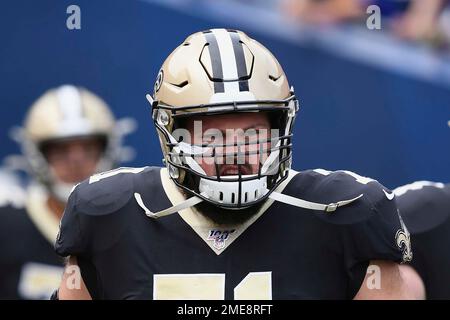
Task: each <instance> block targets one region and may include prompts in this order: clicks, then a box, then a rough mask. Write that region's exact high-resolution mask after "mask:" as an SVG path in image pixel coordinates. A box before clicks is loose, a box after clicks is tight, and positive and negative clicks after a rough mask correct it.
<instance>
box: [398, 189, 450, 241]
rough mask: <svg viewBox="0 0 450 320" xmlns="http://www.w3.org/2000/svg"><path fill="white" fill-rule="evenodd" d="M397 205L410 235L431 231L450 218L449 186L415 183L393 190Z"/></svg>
mask: <svg viewBox="0 0 450 320" xmlns="http://www.w3.org/2000/svg"><path fill="white" fill-rule="evenodd" d="M394 192H395V194H396V197H397V204H398V207H399V209H400V212H401V214H402V216H403V218H404V220H405V223H406V225H407V227H408V229H410V231H411V232H412V233H421V232H426V231H429V230H432V229H434V228H436V227H437V226H440V225H441V224H442V223H444V222H445V221H447V220H448V219H449V217H450V185H449V184H447V185H446V184H443V183H440V182H432V181H416V182H413V183H410V184H407V185H404V186H401V187H398V188H396V189H395V190H394Z"/></svg>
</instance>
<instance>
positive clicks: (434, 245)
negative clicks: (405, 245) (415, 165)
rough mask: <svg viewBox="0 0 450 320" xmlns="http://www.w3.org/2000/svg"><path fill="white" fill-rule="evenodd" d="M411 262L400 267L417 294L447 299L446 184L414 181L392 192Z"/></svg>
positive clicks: (449, 229) (449, 213)
mask: <svg viewBox="0 0 450 320" xmlns="http://www.w3.org/2000/svg"><path fill="white" fill-rule="evenodd" d="M394 192H395V194H396V197H397V204H398V207H399V209H400V212H401V213H402V216H403V219H404V221H405V224H406V226H407V227H408V229H409V230H410V232H411V241H412V244H413V248H414V259H413V260H412V262H411V264H405V265H402V266H401V268H402V269H403V271H404V273H405V274H406V275H407V280H408V282H409V283H410V284H411V287H412V288H414V290H415V291H416V294H417V295H422V296H426V298H427V299H433V300H434V299H445V300H448V299H450V251H449V246H450V184H443V183H436V182H430V181H417V182H414V183H411V184H408V185H405V186H402V187H399V188H397V189H395V190H394Z"/></svg>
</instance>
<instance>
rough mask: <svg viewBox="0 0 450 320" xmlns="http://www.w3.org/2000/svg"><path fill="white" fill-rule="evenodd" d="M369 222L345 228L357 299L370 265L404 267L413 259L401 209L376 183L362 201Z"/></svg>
mask: <svg viewBox="0 0 450 320" xmlns="http://www.w3.org/2000/svg"><path fill="white" fill-rule="evenodd" d="M362 200H363V202H362V206H363V207H362V208H361V210H365V211H366V212H367V213H368V216H367V217H366V219H364V220H361V221H359V222H357V223H355V224H350V225H348V226H346V227H345V228H344V230H343V231H344V232H343V234H342V241H343V243H342V247H343V250H344V263H345V268H346V270H347V274H348V277H349V288H350V290H351V292H352V294H353V296H354V295H355V294H356V293H357V291H358V290H359V288H360V287H361V284H362V281H363V279H364V277H365V275H366V272H367V267H368V266H369V263H370V261H373V260H384V261H393V262H397V263H403V262H407V261H410V260H411V259H412V251H411V243H410V235H409V232H408V230H407V228H406V226H405V225H404V223H403V221H402V217H401V215H400V213H399V210H398V209H397V204H396V199H395V197H394V194H393V193H392V192H391V191H389V190H388V189H387V188H384V187H383V186H382V185H380V184H379V183H378V182H376V181H374V182H371V183H369V184H368V185H367V187H366V188H365V191H364V196H363V198H362Z"/></svg>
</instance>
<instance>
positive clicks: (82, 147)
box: [45, 138, 103, 183]
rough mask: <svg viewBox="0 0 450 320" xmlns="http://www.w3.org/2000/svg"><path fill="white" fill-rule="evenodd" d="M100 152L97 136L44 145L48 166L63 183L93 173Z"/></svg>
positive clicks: (82, 178)
mask: <svg viewBox="0 0 450 320" xmlns="http://www.w3.org/2000/svg"><path fill="white" fill-rule="evenodd" d="M102 152H103V144H102V142H101V140H100V139H98V138H83V139H77V140H70V141H61V142H52V143H49V144H48V145H47V146H46V147H45V156H46V158H47V161H48V163H49V164H50V167H51V168H52V170H53V171H54V173H55V175H56V176H57V178H58V179H60V180H61V181H63V182H65V183H78V182H80V181H82V180H84V179H86V178H87V177H89V176H91V175H92V174H94V173H95V170H96V167H97V164H98V161H99V159H100V157H101V155H102Z"/></svg>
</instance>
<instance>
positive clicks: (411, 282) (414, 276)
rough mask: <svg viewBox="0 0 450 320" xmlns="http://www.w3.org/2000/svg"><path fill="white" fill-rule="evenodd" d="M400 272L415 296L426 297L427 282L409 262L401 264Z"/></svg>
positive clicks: (421, 298) (417, 297) (422, 298)
mask: <svg viewBox="0 0 450 320" xmlns="http://www.w3.org/2000/svg"><path fill="white" fill-rule="evenodd" d="M400 273H401V275H402V278H403V281H405V282H406V285H407V287H408V290H409V292H411V293H412V295H413V296H414V297H415V299H419V300H424V299H426V290H425V284H424V283H423V280H422V278H421V277H420V275H419V273H417V271H416V270H415V269H414V268H413V267H411V266H410V265H408V264H402V265H400Z"/></svg>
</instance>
